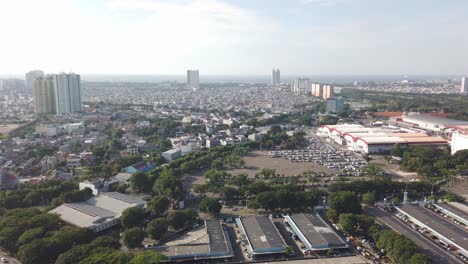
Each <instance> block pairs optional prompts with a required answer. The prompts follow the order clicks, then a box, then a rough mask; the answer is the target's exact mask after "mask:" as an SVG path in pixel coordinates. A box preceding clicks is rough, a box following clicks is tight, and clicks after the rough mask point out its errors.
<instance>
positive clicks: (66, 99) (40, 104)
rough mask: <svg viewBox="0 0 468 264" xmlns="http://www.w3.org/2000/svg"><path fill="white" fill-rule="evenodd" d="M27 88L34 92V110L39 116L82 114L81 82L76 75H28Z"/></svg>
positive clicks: (37, 73) (37, 72) (38, 72)
mask: <svg viewBox="0 0 468 264" xmlns="http://www.w3.org/2000/svg"><path fill="white" fill-rule="evenodd" d="M26 87H27V88H29V89H32V90H33V95H34V109H35V112H36V114H38V115H47V114H57V115H61V114H69V113H75V112H81V105H82V101H81V80H80V75H78V74H74V73H59V74H47V75H44V72H42V71H38V70H35V71H30V72H28V73H26Z"/></svg>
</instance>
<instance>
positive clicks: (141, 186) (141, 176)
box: [130, 172, 150, 192]
mask: <svg viewBox="0 0 468 264" xmlns="http://www.w3.org/2000/svg"><path fill="white" fill-rule="evenodd" d="M149 185H150V181H149V179H148V176H147V175H146V174H145V173H144V172H137V173H134V174H133V175H132V176H131V177H130V187H131V188H132V190H134V191H136V192H141V191H144V190H146V189H148V186H149Z"/></svg>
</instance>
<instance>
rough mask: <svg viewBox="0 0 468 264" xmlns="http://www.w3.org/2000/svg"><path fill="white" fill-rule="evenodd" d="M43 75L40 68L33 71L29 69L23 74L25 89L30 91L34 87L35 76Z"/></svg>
mask: <svg viewBox="0 0 468 264" xmlns="http://www.w3.org/2000/svg"><path fill="white" fill-rule="evenodd" d="M41 77H44V72H43V71H40V70H34V71H29V72H27V73H26V76H25V81H26V82H25V84H26V90H27V91H32V89H33V87H34V80H36V79H37V78H41Z"/></svg>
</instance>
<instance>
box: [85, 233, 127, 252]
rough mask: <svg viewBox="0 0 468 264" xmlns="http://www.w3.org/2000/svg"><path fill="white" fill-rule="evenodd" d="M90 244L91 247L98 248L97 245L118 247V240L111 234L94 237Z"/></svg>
mask: <svg viewBox="0 0 468 264" xmlns="http://www.w3.org/2000/svg"><path fill="white" fill-rule="evenodd" d="M90 245H91V246H92V247H93V248H98V247H106V248H115V249H118V248H120V246H121V245H120V242H119V240H118V239H115V238H113V237H111V236H101V237H98V238H96V239H94V240H93V241H92V242H91V243H90Z"/></svg>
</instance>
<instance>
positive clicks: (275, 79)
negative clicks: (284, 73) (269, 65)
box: [271, 69, 281, 84]
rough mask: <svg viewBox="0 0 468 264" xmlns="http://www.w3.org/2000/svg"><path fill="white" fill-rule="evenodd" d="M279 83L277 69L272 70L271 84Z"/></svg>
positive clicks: (279, 78) (279, 74) (278, 71)
mask: <svg viewBox="0 0 468 264" xmlns="http://www.w3.org/2000/svg"><path fill="white" fill-rule="evenodd" d="M280 83H281V73H280V70H279V69H273V70H272V71H271V84H280Z"/></svg>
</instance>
